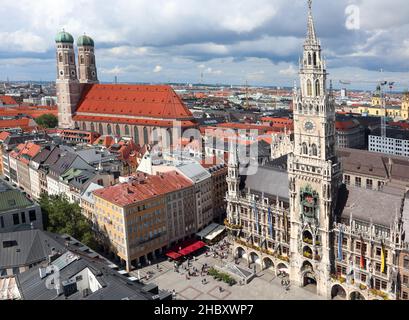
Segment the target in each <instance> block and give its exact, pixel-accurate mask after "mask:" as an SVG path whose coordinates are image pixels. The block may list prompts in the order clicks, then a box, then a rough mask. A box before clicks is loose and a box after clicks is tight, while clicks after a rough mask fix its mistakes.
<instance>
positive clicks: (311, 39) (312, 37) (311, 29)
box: [306, 0, 317, 44]
mask: <svg viewBox="0 0 409 320" xmlns="http://www.w3.org/2000/svg"><path fill="white" fill-rule="evenodd" d="M306 42H307V43H309V44H314V43H316V42H317V36H316V33H315V26H314V18H313V16H312V0H308V31H307V40H306Z"/></svg>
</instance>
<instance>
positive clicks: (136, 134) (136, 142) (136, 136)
mask: <svg viewBox="0 0 409 320" xmlns="http://www.w3.org/2000/svg"><path fill="white" fill-rule="evenodd" d="M133 131H134V137H133V139H134V141H135V144H137V145H138V144H139V129H138V127H137V126H135V127H134V129H133Z"/></svg>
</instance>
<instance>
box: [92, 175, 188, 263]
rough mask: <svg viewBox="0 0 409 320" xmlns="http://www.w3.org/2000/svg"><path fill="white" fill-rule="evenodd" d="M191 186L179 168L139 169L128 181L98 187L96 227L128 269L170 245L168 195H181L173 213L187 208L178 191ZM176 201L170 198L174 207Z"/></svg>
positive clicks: (109, 247)
mask: <svg viewBox="0 0 409 320" xmlns="http://www.w3.org/2000/svg"><path fill="white" fill-rule="evenodd" d="M191 187H192V183H191V182H190V181H189V180H187V179H186V178H185V177H183V176H182V175H181V174H179V173H177V172H169V173H164V174H161V175H156V176H155V175H147V174H144V173H137V174H136V175H134V176H131V177H130V178H129V182H127V183H122V184H119V185H116V186H112V187H108V188H104V189H101V190H96V191H94V198H95V212H94V216H95V221H96V227H97V229H98V230H99V233H100V235H101V238H102V239H106V241H107V242H108V243H106V245H107V247H108V249H109V250H110V251H111V252H113V253H114V254H115V256H116V257H118V258H119V259H120V261H121V264H123V265H126V268H127V270H131V269H132V266H137V265H138V264H139V263H141V262H147V261H148V260H150V261H152V259H154V257H155V256H156V255H158V254H160V253H162V252H163V249H165V248H167V246H168V245H169V234H168V213H167V205H168V203H167V196H168V195H169V196H171V199H172V201H173V197H175V198H176V199H177V200H176V199H175V200H176V201H178V202H179V204H180V205H179V206H178V208H177V209H176V210H174V211H172V213H179V212H180V211H181V210H183V209H184V205H183V199H184V198H183V194H182V193H178V191H180V192H183V191H185V190H186V189H189V188H191ZM188 197H191V195H189V196H188ZM174 204H175V203H173V202H170V205H171V208H173V205H174ZM182 218H183V212H182Z"/></svg>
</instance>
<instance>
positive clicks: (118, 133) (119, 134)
mask: <svg viewBox="0 0 409 320" xmlns="http://www.w3.org/2000/svg"><path fill="white" fill-rule="evenodd" d="M115 133H116V135H117V136H118V137H119V136H121V128H120V127H119V124H117V125H116V127H115Z"/></svg>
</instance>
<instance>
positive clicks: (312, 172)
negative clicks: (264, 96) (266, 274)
mask: <svg viewBox="0 0 409 320" xmlns="http://www.w3.org/2000/svg"><path fill="white" fill-rule="evenodd" d="M308 6H309V12H308V30H307V38H306V40H305V43H304V53H303V57H302V60H300V73H299V74H300V82H301V88H300V89H299V90H296V91H295V93H294V151H293V153H292V154H290V155H289V158H288V172H289V187H290V211H291V212H290V214H291V239H290V251H291V266H290V280H291V282H292V283H293V284H294V285H299V286H305V285H308V284H316V285H317V293H318V294H319V295H322V296H328V295H329V283H330V275H331V271H332V262H333V261H334V258H333V253H332V251H333V249H332V248H333V245H332V235H331V233H330V230H331V229H332V225H333V221H334V207H335V205H336V199H337V193H338V189H339V187H340V185H341V183H342V174H341V166H340V163H339V162H338V159H337V157H336V154H335V143H336V139H335V106H334V99H333V97H332V93H328V92H327V84H326V82H327V72H326V66H325V61H324V59H323V57H322V55H321V44H320V41H319V40H318V38H317V35H316V32H315V26H314V19H313V15H312V0H308Z"/></svg>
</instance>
